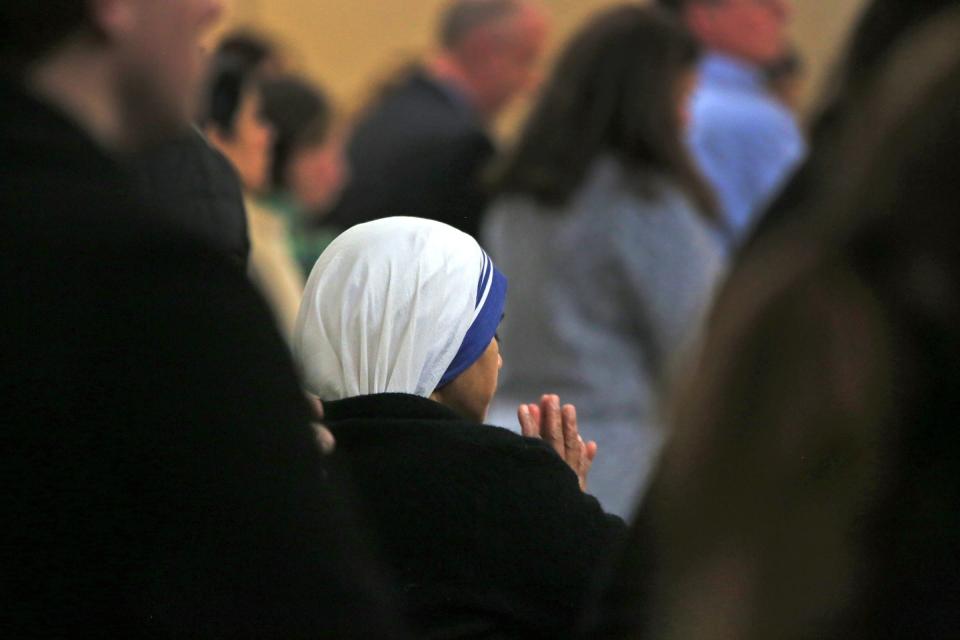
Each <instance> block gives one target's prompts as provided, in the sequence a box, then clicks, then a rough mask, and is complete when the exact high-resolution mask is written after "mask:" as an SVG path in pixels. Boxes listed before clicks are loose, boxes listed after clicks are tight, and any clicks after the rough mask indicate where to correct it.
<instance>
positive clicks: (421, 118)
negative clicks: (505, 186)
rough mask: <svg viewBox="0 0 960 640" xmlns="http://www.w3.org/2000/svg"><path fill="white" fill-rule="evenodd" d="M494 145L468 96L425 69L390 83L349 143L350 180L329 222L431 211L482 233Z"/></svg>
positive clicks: (337, 223) (349, 222) (430, 214)
mask: <svg viewBox="0 0 960 640" xmlns="http://www.w3.org/2000/svg"><path fill="white" fill-rule="evenodd" d="M493 154H494V145H493V142H492V141H491V140H490V137H489V136H488V135H487V133H486V132H485V131H484V129H483V127H482V125H481V122H480V120H479V118H478V116H477V115H476V114H475V113H474V112H473V111H472V110H471V108H470V107H469V105H467V104H466V102H465V99H464V100H461V99H459V97H458V96H456V95H454V94H452V93H451V90H448V89H446V88H444V87H442V86H440V85H439V84H437V82H436V81H434V80H432V79H430V78H429V77H428V76H427V75H426V73H425V72H424V71H422V70H417V71H415V72H413V73H411V74H410V75H409V76H408V77H406V79H405V80H404V81H402V82H400V83H398V84H397V86H394V87H392V88H390V89H388V90H387V91H386V92H385V93H384V95H383V97H382V98H381V99H380V101H379V102H377V103H376V104H374V105H373V106H372V108H371V109H370V110H369V111H368V112H367V113H366V115H365V116H364V117H363V118H362V119H361V120H360V122H359V123H358V124H357V126H356V128H355V129H354V131H353V135H352V137H351V139H350V141H349V144H348V146H347V158H348V161H349V165H350V171H351V180H350V184H349V185H348V186H347V188H346V190H345V191H344V193H343V195H342V197H341V199H340V201H339V203H338V204H337V205H336V206H335V207H334V209H333V211H332V212H331V213H330V215H329V216H327V217H326V218H324V219H323V223H324V224H325V225H331V226H334V227H340V228H342V229H346V228H348V227H351V226H353V225H355V224H360V223H363V222H369V221H371V220H376V219H379V218H385V217H389V216H415V217H420V218H430V219H432V220H439V221H441V222H445V223H447V224H449V225H452V226H454V227H456V228H458V229H460V230H462V231H465V232H466V233H469V234H470V235H472V236H474V237H477V236H478V233H479V229H480V220H481V217H482V215H483V212H484V210H485V209H486V205H487V199H488V197H487V194H486V192H485V190H484V189H483V187H482V172H483V170H484V169H485V167H486V165H487V163H488V162H489V161H490V159H491V158H492V157H493Z"/></svg>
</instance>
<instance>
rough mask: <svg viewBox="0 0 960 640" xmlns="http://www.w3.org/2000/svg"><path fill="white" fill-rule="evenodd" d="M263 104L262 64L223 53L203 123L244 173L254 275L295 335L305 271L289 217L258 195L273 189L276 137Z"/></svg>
mask: <svg viewBox="0 0 960 640" xmlns="http://www.w3.org/2000/svg"><path fill="white" fill-rule="evenodd" d="M263 108H264V100H263V79H262V78H261V76H260V75H259V73H258V72H257V69H256V67H252V66H250V64H249V63H248V62H247V61H245V60H243V59H239V58H235V57H233V56H232V55H222V56H219V57H218V58H217V59H216V60H215V62H214V64H213V67H212V69H211V71H210V75H209V79H208V82H207V89H206V102H205V105H204V110H203V116H202V123H203V128H204V131H205V133H206V135H207V137H208V139H209V140H210V142H211V143H213V145H214V146H216V147H217V148H218V149H219V150H220V151H221V152H223V154H224V155H225V156H226V157H227V158H228V159H229V160H230V161H231V162H232V163H233V165H234V167H235V168H236V170H237V173H238V174H239V176H240V181H241V183H242V184H243V191H244V196H245V197H244V200H245V205H246V210H247V224H248V228H249V232H250V276H251V278H253V281H254V282H255V283H256V284H257V287H258V288H259V289H260V291H261V293H263V295H264V297H266V299H267V301H268V302H269V303H270V307H271V308H272V309H273V313H274V315H275V317H276V320H277V325H278V326H279V327H280V330H281V332H282V333H283V335H284V336H285V337H286V338H287V340H289V339H290V337H291V335H292V334H293V325H294V323H295V322H296V318H297V310H298V309H299V308H300V299H301V297H302V295H303V284H304V277H303V273H302V272H301V270H300V267H299V266H298V265H297V263H296V261H295V260H294V257H293V254H292V251H291V247H290V242H289V233H288V230H287V222H286V220H285V219H284V218H283V217H282V216H281V215H279V214H278V213H277V212H275V211H272V210H270V209H267V208H265V207H264V206H262V205H261V204H260V203H259V202H258V200H257V199H258V198H259V197H261V196H263V195H265V194H266V193H267V192H268V190H269V186H270V168H271V163H272V157H271V153H272V148H273V141H274V132H273V129H272V128H271V126H270V123H269V122H268V121H267V120H266V118H265V117H264V111H263Z"/></svg>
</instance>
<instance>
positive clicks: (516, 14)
mask: <svg viewBox="0 0 960 640" xmlns="http://www.w3.org/2000/svg"><path fill="white" fill-rule="evenodd" d="M547 32H548V18H547V12H546V9H545V8H544V7H543V6H542V5H541V4H540V3H539V2H537V1H535V0H453V1H452V2H451V3H450V4H449V5H448V6H447V9H446V10H445V11H444V13H443V15H442V16H441V20H440V29H439V40H440V46H441V47H442V48H443V49H444V51H445V52H446V54H447V55H448V56H449V57H450V58H451V59H453V60H455V61H456V63H457V65H458V66H459V67H460V69H461V71H462V73H463V74H464V75H465V76H466V77H468V78H469V81H470V85H471V90H472V93H473V97H474V99H475V100H477V101H478V105H477V106H478V108H479V109H480V110H481V111H482V112H483V113H485V114H487V115H495V114H496V113H497V112H499V111H500V110H502V109H503V108H504V107H505V106H506V105H507V104H508V103H509V102H510V101H511V99H513V98H514V97H515V96H516V95H517V94H518V93H520V92H522V91H523V90H525V89H528V88H530V87H531V86H532V85H533V84H534V83H535V82H536V67H537V62H538V61H539V59H540V56H541V54H542V52H543V49H544V46H545V44H546V38H547Z"/></svg>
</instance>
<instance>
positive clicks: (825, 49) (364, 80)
mask: <svg viewBox="0 0 960 640" xmlns="http://www.w3.org/2000/svg"><path fill="white" fill-rule="evenodd" d="M228 2H229V4H228V7H227V16H226V19H225V20H224V22H223V25H222V27H223V29H230V28H234V27H239V26H245V27H252V28H255V29H258V30H261V31H264V32H266V33H267V34H270V35H271V36H273V37H274V38H275V39H276V40H278V41H279V42H280V43H282V44H283V45H284V46H285V47H286V50H287V52H288V56H289V58H290V60H291V61H292V62H293V64H294V67H295V68H298V69H299V70H301V71H303V72H305V73H306V74H307V75H309V76H310V77H312V78H314V79H315V80H317V81H319V82H320V83H321V84H322V85H323V86H324V87H326V89H327V90H328V91H329V92H330V93H331V95H332V96H333V97H334V99H335V100H336V101H337V102H338V103H339V104H340V106H341V107H342V108H343V109H345V110H347V111H349V110H352V109H353V108H355V107H356V106H357V105H358V104H361V103H362V102H363V101H364V100H365V99H366V97H367V96H368V95H369V92H370V91H371V89H372V87H373V85H374V84H375V83H376V82H377V81H378V80H380V79H382V78H384V77H386V76H387V75H388V74H389V73H390V71H392V70H393V69H395V68H397V67H399V66H400V65H401V64H402V63H403V62H405V61H408V60H410V59H412V58H416V57H417V56H419V55H421V54H423V53H424V52H427V51H429V50H430V47H431V45H432V40H433V32H434V29H435V24H436V16H437V14H438V12H439V10H440V8H441V7H442V6H443V5H444V3H445V0H228ZM544 2H545V4H547V5H548V6H549V7H550V9H551V11H552V13H553V21H554V31H553V34H552V38H551V40H552V48H553V49H554V50H555V49H556V47H557V46H559V45H560V44H562V43H563V41H564V39H565V38H566V37H567V36H568V35H569V34H570V33H571V32H572V31H573V30H574V29H576V28H577V27H578V26H579V25H580V24H581V23H582V21H583V20H584V18H585V17H587V16H589V15H590V14H591V13H592V12H594V11H596V10H597V9H600V8H602V7H606V6H610V5H612V4H617V3H618V2H617V0H544ZM864 4H865V0H794V5H795V9H794V22H793V31H794V39H795V41H796V43H797V46H798V47H799V48H800V50H801V51H802V53H803V55H804V56H805V57H806V60H807V64H808V70H809V76H808V83H807V89H806V91H805V97H806V100H805V102H806V103H807V105H808V106H809V105H810V104H811V103H813V102H814V101H815V96H816V95H817V94H818V92H819V88H820V86H821V83H822V82H823V80H824V78H825V72H826V70H827V69H828V68H829V67H830V65H831V63H832V62H833V60H834V58H835V56H836V54H837V52H838V49H839V47H840V46H841V45H842V43H843V41H844V39H845V37H846V35H847V32H848V30H849V27H850V25H851V23H852V21H853V20H854V19H855V17H856V15H857V14H858V12H859V10H860V9H861V8H862V6H863V5H864ZM522 109H523V105H518V108H517V110H516V112H517V113H515V114H514V115H513V117H509V116H508V117H507V118H506V120H507V121H508V122H512V121H515V120H516V116H517V114H518V113H519V112H521V111H522Z"/></svg>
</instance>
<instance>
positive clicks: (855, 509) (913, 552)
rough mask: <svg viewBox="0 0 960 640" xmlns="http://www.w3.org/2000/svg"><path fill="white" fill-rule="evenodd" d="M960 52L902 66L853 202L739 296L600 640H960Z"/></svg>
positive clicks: (830, 196)
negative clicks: (959, 213)
mask: <svg viewBox="0 0 960 640" xmlns="http://www.w3.org/2000/svg"><path fill="white" fill-rule="evenodd" d="M958 39H960V9H956V8H955V9H953V10H950V11H949V12H948V13H946V14H943V15H942V16H940V17H938V18H935V19H934V20H933V21H932V22H928V23H927V24H925V25H923V27H921V28H920V29H919V30H915V31H913V32H912V33H911V34H910V36H909V37H908V38H907V40H905V41H903V42H902V43H901V44H898V46H897V47H895V48H893V49H892V51H890V52H888V54H887V62H886V63H885V64H883V65H882V66H881V67H880V68H879V69H878V74H877V75H876V76H875V80H874V82H871V83H870V85H869V86H868V87H865V91H864V93H862V94H861V95H860V96H859V97H858V99H856V100H855V101H853V102H851V103H850V104H849V105H848V109H849V111H848V116H847V117H848V119H847V120H846V125H845V126H844V127H842V129H841V130H840V131H838V133H837V135H838V136H839V138H838V140H837V141H836V143H835V144H834V145H831V147H830V149H831V150H832V153H833V154H836V155H835V156H833V157H832V158H831V162H832V163H835V164H836V165H837V166H843V167H846V174H847V175H846V180H845V181H844V182H842V183H838V186H837V187H836V188H835V189H833V190H831V191H830V192H829V193H824V192H818V194H817V197H816V198H815V199H812V200H811V201H809V202H808V203H807V204H806V205H804V206H806V207H810V208H811V209H810V211H807V212H805V214H804V215H800V216H797V217H796V218H794V219H792V220H788V221H785V222H784V223H783V226H780V227H778V228H777V229H773V230H771V231H770V232H769V235H767V236H765V237H762V238H760V239H759V240H758V243H757V245H756V247H755V248H754V249H753V250H752V251H751V252H750V253H749V254H748V255H747V256H745V258H744V263H743V264H742V265H741V267H740V268H738V270H737V272H736V273H735V274H734V275H733V276H731V278H730V282H729V284H728V286H727V287H726V288H725V290H724V292H723V293H722V294H721V295H720V296H719V299H718V302H717V305H716V308H715V311H714V315H713V318H712V321H711V326H710V329H709V331H708V334H707V338H706V340H705V345H704V352H703V362H704V365H703V367H702V368H701V369H700V372H699V375H697V376H695V377H694V379H693V380H692V381H691V383H690V385H689V388H688V389H687V390H686V391H685V392H684V393H681V394H679V397H680V401H679V404H680V408H679V409H678V411H677V416H676V421H675V423H674V430H675V431H674V437H673V439H672V441H671V443H670V446H669V447H668V449H667V450H666V451H665V453H664V457H663V461H662V465H661V468H660V472H659V473H658V475H657V478H656V480H655V481H654V483H653V486H652V489H651V492H650V495H649V496H648V500H647V502H646V503H645V505H644V513H643V517H642V518H641V519H640V520H639V521H638V523H637V524H636V525H635V530H634V540H633V542H632V544H631V546H630V550H629V552H628V554H627V558H629V560H627V561H626V563H625V564H626V565H631V566H630V568H629V569H628V570H622V571H621V572H620V576H619V577H618V579H617V580H616V581H615V585H616V589H619V590H621V591H620V593H619V594H615V595H614V596H613V597H608V598H607V601H608V602H609V603H613V604H614V609H613V610H608V611H607V612H605V613H602V614H601V615H599V616H598V618H599V619H600V620H601V625H603V626H604V628H603V629H602V630H601V631H600V632H598V633H597V634H596V637H602V638H657V639H658V640H670V639H673V638H684V639H688V638H689V639H696V640H721V639H724V640H725V639H728V638H736V639H737V640H753V639H757V640H760V639H767V638H778V639H780V640H806V639H809V638H818V639H821V640H834V639H836V640H839V639H841V638H878V639H884V638H952V637H954V636H955V635H956V633H957V628H958V627H960V554H958V553H957V549H958V547H960V515H958V514H960V510H958V505H960V432H958V430H957V425H956V422H957V416H958V414H960V373H958V372H960V329H958V328H960V252H958V251H957V243H958V240H960V217H958V216H957V211H956V209H957V202H958V201H960V167H958V164H957V162H956V159H957V157H958V156H960V110H958V108H957V105H958V104H960V48H958V47H957V46H956V43H957V42H958ZM905 87H909V91H905V90H904V88H905ZM624 587H626V590H625V591H624V590H623V589H624ZM627 592H629V593H631V594H632V595H629V596H627V595H624V594H625V593H627ZM617 609H619V612H617ZM618 618H619V621H618ZM624 622H626V624H624Z"/></svg>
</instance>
